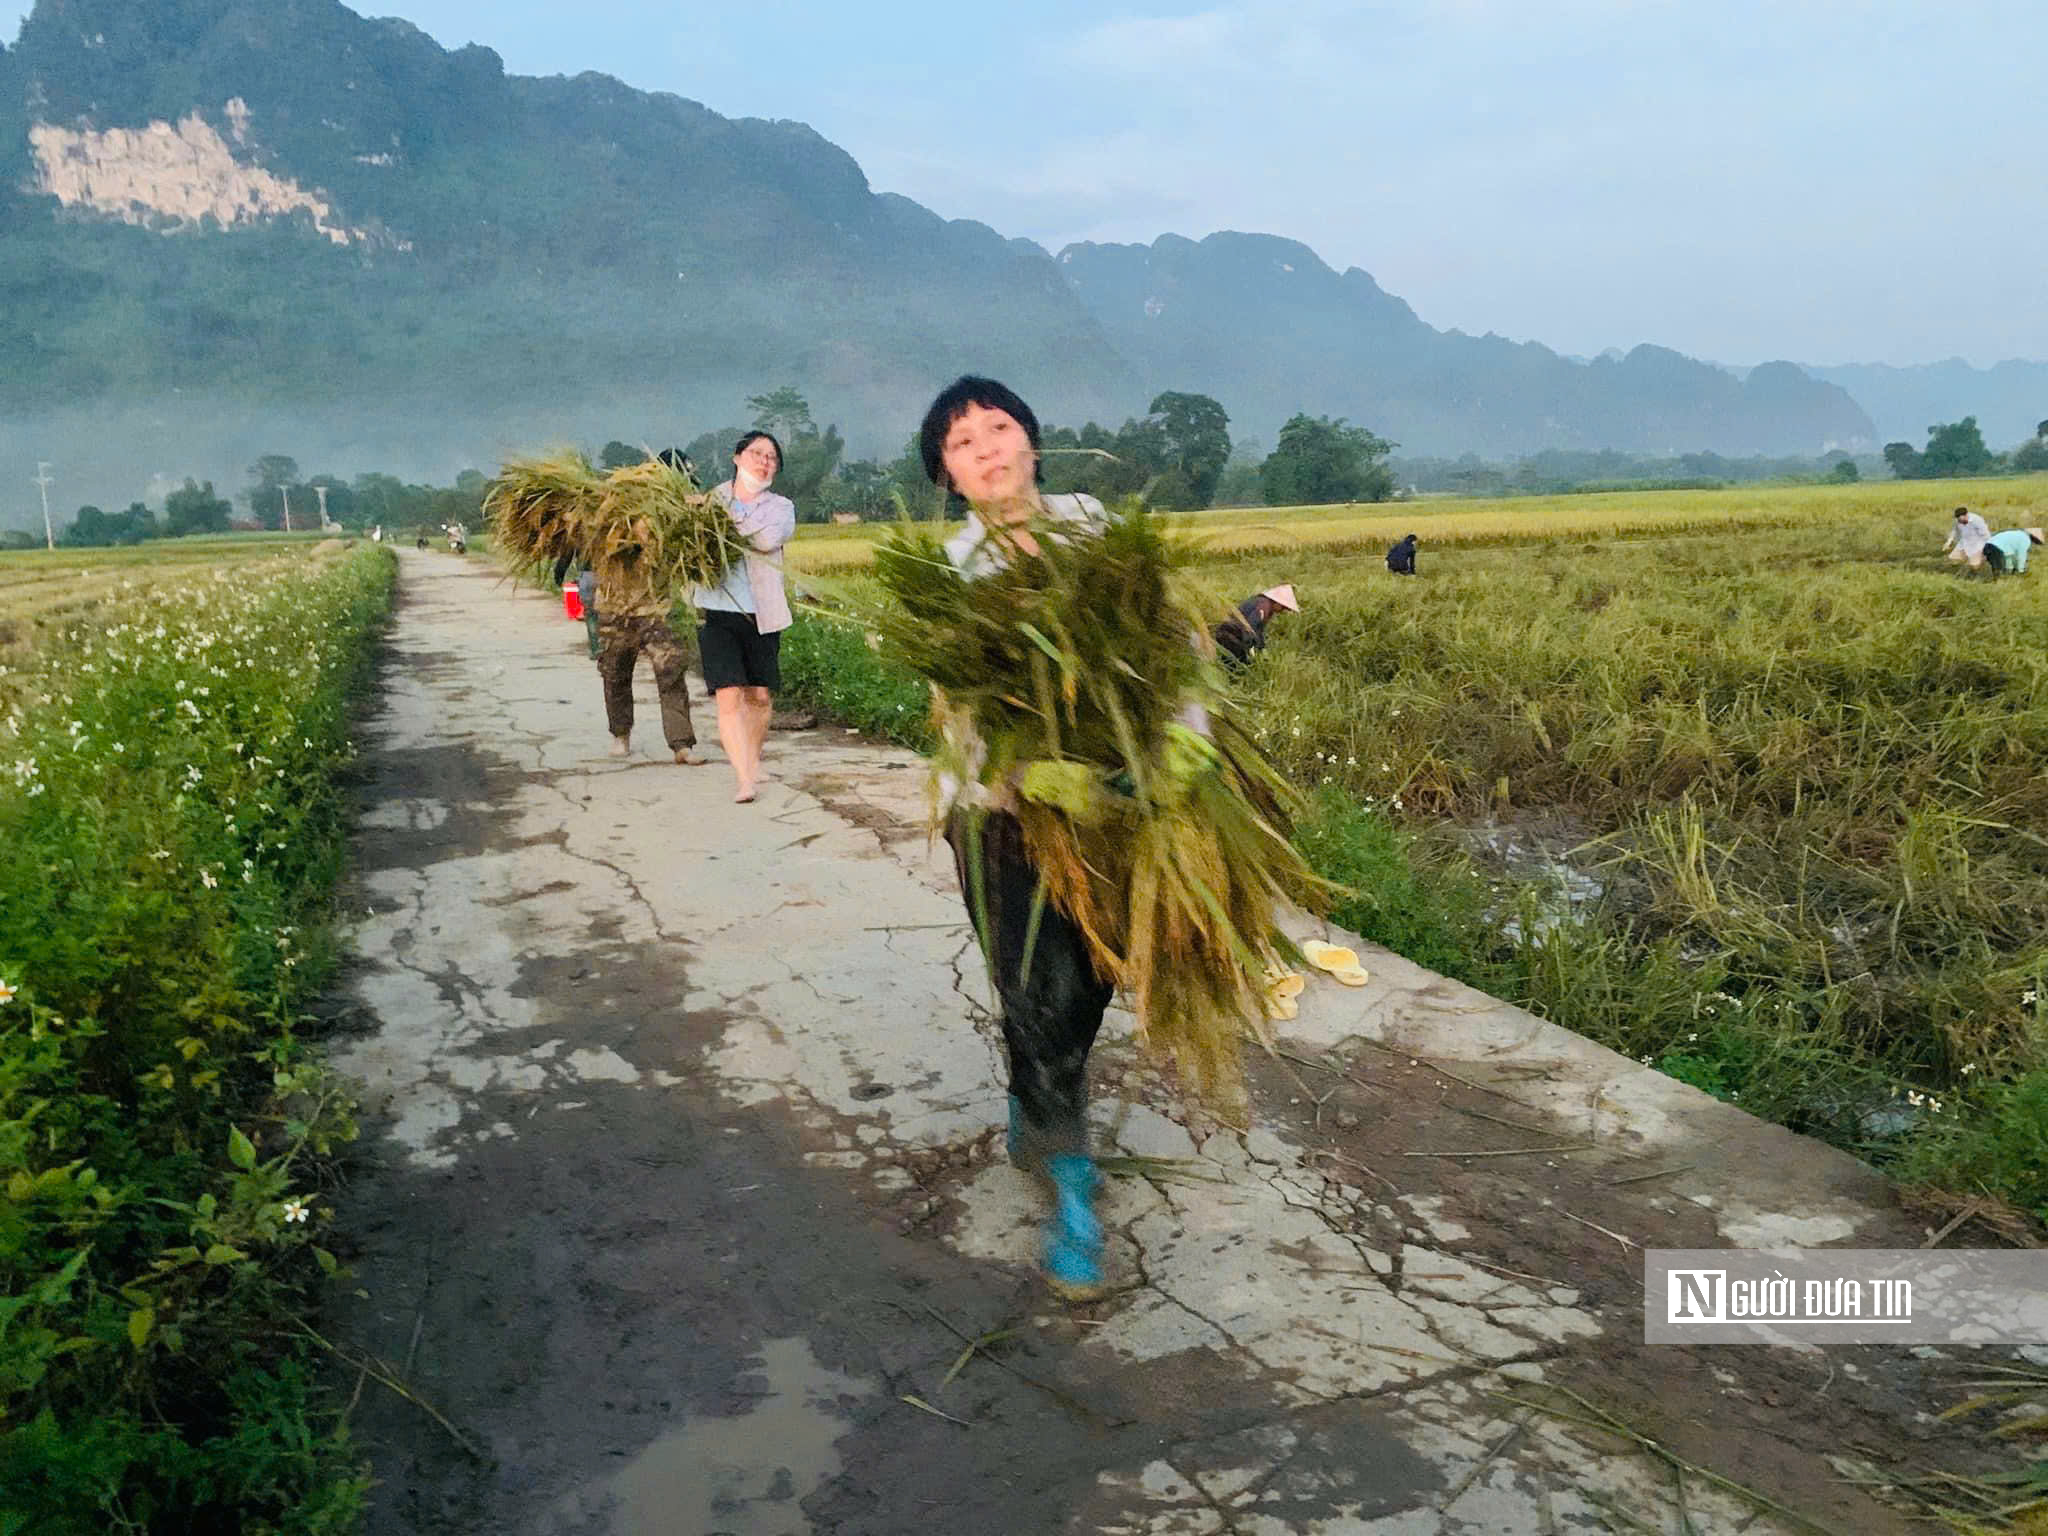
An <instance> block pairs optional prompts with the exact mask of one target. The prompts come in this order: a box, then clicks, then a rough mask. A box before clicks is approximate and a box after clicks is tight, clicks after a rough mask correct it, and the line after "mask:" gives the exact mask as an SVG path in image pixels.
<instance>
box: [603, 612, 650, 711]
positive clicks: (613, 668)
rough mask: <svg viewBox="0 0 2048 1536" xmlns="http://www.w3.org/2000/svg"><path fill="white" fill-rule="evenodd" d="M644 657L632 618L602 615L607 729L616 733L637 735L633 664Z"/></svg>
mask: <svg viewBox="0 0 2048 1536" xmlns="http://www.w3.org/2000/svg"><path fill="white" fill-rule="evenodd" d="M639 659H640V646H639V643H638V637H637V636H636V634H635V632H634V627H633V621H632V620H631V619H622V618H614V617H613V616H612V615H610V614H600V615H599V616H598V621H597V675H598V679H599V681H600V682H602V683H603V684H604V722H605V729H606V730H608V731H610V732H611V733H612V734H613V735H614V736H630V735H632V734H633V664H634V663H635V662H636V661H638V660H639Z"/></svg>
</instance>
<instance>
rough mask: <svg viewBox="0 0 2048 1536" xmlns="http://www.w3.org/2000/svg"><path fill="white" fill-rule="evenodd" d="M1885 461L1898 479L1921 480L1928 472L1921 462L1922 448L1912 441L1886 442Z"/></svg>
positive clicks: (1893, 475)
mask: <svg viewBox="0 0 2048 1536" xmlns="http://www.w3.org/2000/svg"><path fill="white" fill-rule="evenodd" d="M1884 461H1885V463H1887V464H1889V465H1890V466H1891V471H1892V478H1894V479H1896V480H1919V479H1921V478H1923V477H1924V476H1925V475H1926V473H1927V471H1926V470H1925V469H1924V468H1922V467H1921V464H1920V450H1919V449H1918V448H1915V447H1914V446H1913V445H1912V444H1911V443H1886V444H1885V445H1884Z"/></svg>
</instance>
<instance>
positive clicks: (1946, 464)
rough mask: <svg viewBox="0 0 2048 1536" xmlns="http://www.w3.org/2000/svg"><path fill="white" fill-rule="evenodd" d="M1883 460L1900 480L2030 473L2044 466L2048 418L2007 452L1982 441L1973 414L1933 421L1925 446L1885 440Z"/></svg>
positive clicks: (2047, 457) (2046, 466) (2047, 452)
mask: <svg viewBox="0 0 2048 1536" xmlns="http://www.w3.org/2000/svg"><path fill="white" fill-rule="evenodd" d="M1884 461H1885V463H1887V464H1889V465H1890V466H1891V471H1892V473H1893V474H1894V475H1896V476H1897V477H1898V478H1899V479H1901V480H1947V479H1952V478H1956V477H1959V476H1963V475H2005V474H2012V475H2030V474H2035V473H2037V472H2039V471H2041V470H2044V469H2048V421H2044V422H2042V423H2041V424H2040V425H2039V426H2037V427H2035V428H2034V435H2033V436H2032V437H2030V438H2028V439H2027V440H2026V441H2025V442H2024V443H2021V444H2020V445H2019V446H2018V447H2017V448H2015V449H2013V451H2012V452H2011V453H2009V454H2007V453H1993V452H1992V451H1991V450H1990V449H1989V448H1987V447H1986V446H1985V445H1984V434H1983V433H1982V432H1981V431H1980V430H1978V427H1977V418H1976V417H1974V416H1965V417H1964V418H1963V419H1962V420H1961V421H1951V422H1947V423H1941V422H1937V423H1935V424H1934V425H1933V426H1930V427H1929V428H1928V429H1927V446H1926V447H1925V448H1915V447H1914V446H1913V445H1912V444H1911V443H1903V442H1901V443H1886V444H1885V445H1884Z"/></svg>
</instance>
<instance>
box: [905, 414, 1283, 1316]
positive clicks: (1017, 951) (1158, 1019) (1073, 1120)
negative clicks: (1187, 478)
mask: <svg viewBox="0 0 2048 1536" xmlns="http://www.w3.org/2000/svg"><path fill="white" fill-rule="evenodd" d="M1038 439H1039V425H1038V418H1037V417H1036V415H1034V414H1033V412H1032V410H1031V408H1030V407H1029V406H1028V405H1026V404H1025V403H1024V401H1023V400H1021V399H1020V398H1018V396H1017V395H1016V394H1015V393H1014V392H1012V391H1011V390H1010V389H1008V388H1007V387H1005V386H1004V385H1002V384H999V383H997V382H996V381H994V380H992V379H983V378H974V377H968V378H962V379H960V380H958V381H956V382H955V383H954V384H952V385H951V386H949V387H948V388H947V389H946V390H944V391H943V392H942V393H941V394H940V395H939V397H938V398H937V399H936V400H935V401H933V402H932V406H931V409H930V410H929V411H928V412H927V413H926V416H925V419H924V424H923V427H922V429H921V431H920V435H919V448H920V452H921V455H922V458H923V461H924V467H925V470H926V473H927V474H929V475H930V476H931V478H932V480H933V481H934V482H935V483H937V484H939V485H940V486H942V487H944V488H946V489H948V490H951V491H955V492H957V493H959V494H960V495H961V496H963V497H964V498H965V499H966V500H967V502H968V504H969V506H970V508H971V511H970V514H969V517H968V522H967V528H966V530H965V531H964V532H963V533H961V534H959V535H958V536H956V537H955V538H953V539H951V540H948V541H947V542H946V544H945V545H944V548H943V553H941V552H940V551H939V549H938V547H937V546H936V544H935V543H933V542H932V541H931V540H930V539H929V536H925V537H924V539H923V542H922V543H920V542H919V541H918V537H917V536H916V535H914V534H912V535H907V536H905V537H903V538H901V539H899V540H898V541H897V542H896V543H895V544H894V545H893V546H885V547H884V548H883V550H882V551H880V552H879V553H878V556H877V566H876V569H877V573H878V575H879V576H880V577H881V579H882V581H883V583H884V585H885V586H887V587H889V588H890V589H891V591H892V594H893V595H894V596H895V597H896V598H897V599H898V602H899V605H900V609H901V611H900V613H899V614H898V615H897V616H896V617H895V618H894V619H892V620H891V621H890V622H889V623H887V624H886V625H885V627H884V633H885V639H889V640H890V641H891V642H892V648H893V649H894V650H895V651H896V653H897V654H898V655H899V656H901V657H902V658H903V659H904V660H906V661H907V662H909V663H910V664H911V665H913V666H915V667H917V668H918V669H919V670H921V671H923V672H924V673H925V675H926V676H927V677H928V678H929V679H930V680H931V682H932V684H933V693H934V709H935V713H936V714H937V716H938V719H939V724H940V730H941V735H942V746H941V749H940V751H939V754H938V757H937V762H936V767H937V770H938V777H937V784H938V791H939V799H940V814H941V815H942V817H943V818H944V825H945V834H946V840H947V842H948V843H949V844H950V845H951V847H952V849H953V853H954V859H955V863H956V867H957V869H958V871H959V875H960V883H961V889H962V893H963V895H964V896H965V898H966V900H967V905H968V910H969V914H970V916H971V918H972V919H973V922H974V926H975V930H976V933H977V935H978V936H979V938H980V941H981V945H982V949H983V952H984V954H985V956H986V958H987V960H988V963H989V967H990V971H991V977H992V980H993V983H994V986H995V989H996V992H997V994H998V997H999V998H1000V1001H1001V1011H1002V1028H1003V1036H1004V1042H1005V1044H1006V1046H1007V1048H1008V1053H1009V1059H1010V1137H1009V1150H1010V1158H1011V1161H1012V1162H1013V1163H1015V1164H1016V1165H1017V1166H1018V1167H1020V1168H1024V1169H1026V1170H1028V1171H1031V1172H1034V1173H1038V1174H1041V1175H1043V1176H1044V1177H1045V1178H1046V1179H1047V1181H1048V1182H1049V1183H1050V1185H1051V1188H1052V1211H1051V1214H1050V1216H1049V1218H1048V1221H1047V1224H1046V1228H1045V1233H1044V1245H1043V1255H1042V1256H1043V1263H1044V1268H1045V1273H1046V1276H1047V1278H1048V1280H1049V1281H1050V1282H1051V1283H1052V1284H1053V1286H1054V1287H1055V1289H1057V1290H1059V1291H1061V1292H1063V1293H1065V1294H1067V1295H1069V1296H1085V1295H1089V1294H1092V1293H1094V1292H1096V1291H1098V1290H1099V1289H1100V1288H1101V1286H1102V1285H1103V1270H1102V1228H1101V1224H1100V1222H1099V1221H1098V1219H1097V1217H1096V1215H1095V1210H1094V1205H1095V1197H1096V1191H1097V1187H1098V1184H1099V1178H1098V1174H1097V1170H1096V1168H1095V1165H1094V1162H1093V1160H1092V1158H1091V1157H1090V1155H1089V1149H1088V1129H1087V1072H1088V1056H1089V1052H1090V1050H1091V1049H1092V1047H1093V1045H1094V1042H1095V1037H1096V1034H1097V1032H1098V1030H1099V1029H1100V1027H1101V1024H1102V1017H1103V1011H1104V1009H1105V1008H1106V1007H1107V1006H1108V1003H1109V1001H1110V998H1111V997H1112V995H1113V994H1114V993H1115V991H1116V990H1117V989H1118V988H1119V987H1121V988H1123V989H1124V990H1125V991H1126V992H1128V993H1129V994H1130V995H1131V997H1132V999H1133V1006H1134V1008H1135V1010H1136V1012H1137V1015H1138V1025H1139V1030H1140V1033H1141V1035H1142V1036H1143V1037H1145V1038H1146V1040H1147V1042H1148V1043H1149V1044H1151V1045H1152V1046H1154V1047H1155V1048H1156V1049H1159V1050H1161V1051H1163V1052H1165V1053H1167V1054H1169V1055H1170V1056H1171V1057H1172V1058H1173V1059H1174V1060H1175V1062H1176V1063H1177V1064H1178V1065H1179V1067H1180V1068H1181V1071H1182V1074H1183V1077H1184V1079H1185V1080H1187V1081H1188V1083H1189V1085H1190V1086H1191V1087H1194V1088H1196V1089H1197V1090H1200V1091H1204V1092H1207V1093H1208V1094H1209V1095H1210V1097H1211V1099H1212V1101H1220V1102H1222V1103H1223V1104H1224V1106H1225V1107H1226V1112H1232V1113H1234V1112H1237V1111H1238V1110H1239V1109H1240V1106H1241V1103H1242V1092H1243V1089H1242V1080H1241V1078H1240V1076H1239V1075H1238V1068H1237V1060H1236V1054H1237V1046H1238V1041H1239V1040H1240V1038H1241V1037H1242V1035H1243V1034H1244V1033H1245V1032H1247V1031H1248V1030H1249V1029H1257V1028H1259V1027H1260V1023H1261V1021H1262V1011H1261V1006H1260V1005H1261V1002H1262V1000H1263V997H1264V977H1265V972H1266V968H1267V966H1268V965H1269V964H1270V963H1271V961H1272V957H1273V946H1274V944H1275V943H1276V935H1275V930H1274V928H1273V916H1274V912H1275V910H1276V907H1277V905H1278V903H1279V902H1280V901H1282V900H1284V899H1286V898H1289V897H1293V898H1297V899H1299V898H1306V897H1308V896H1310V895H1311V894H1312V893H1313V892H1314V890H1315V888H1316V882H1315V880H1314V877H1313V876H1312V875H1310V874H1309V872H1308V871H1307V869H1306V867H1305V866H1304V865H1303V864H1302V863H1301V861H1300V859H1299V856H1298V855H1297V854H1296V853H1295V851H1294V849H1293V848H1292V846H1291V844H1290V843H1289V842H1288V835H1287V816H1286V813H1285V804H1286V801H1287V799H1288V794H1287V791H1286V790H1285V789H1284V787H1283V786H1282V785H1281V784H1280V783H1279V781H1278V779H1277V777H1275V776H1274V775H1273V774H1272V771H1271V770H1270V769H1269V768H1267V767H1266V766H1265V764H1264V763H1263V761H1262V760H1260V759H1259V758H1258V756H1257V754H1256V752H1255V751H1253V750H1252V749H1251V748H1250V744H1249V743H1248V742H1246V741H1245V740H1244V739H1243V738H1242V736H1241V734H1240V733H1238V732H1237V731H1236V730H1235V728H1234V727H1233V726H1231V725H1230V724H1229V722H1228V721H1227V720H1226V719H1224V718H1223V717H1222V716H1221V715H1220V714H1219V713H1214V712H1213V709H1212V707H1213V706H1215V705H1217V704H1220V702H1221V698H1222V691H1221V680H1220V677H1219V676H1218V675H1217V673H1216V669H1215V665H1214V663H1213V661H1212V660H1210V659H1207V658H1206V657H1205V655H1203V654H1201V653H1200V652H1199V651H1198V649H1197V648H1198V647H1201V646H1202V645H1203V643H1204V642H1203V640H1202V636H1203V634H1204V631H1205V628H1206V626H1205V625H1203V623H1202V621H1201V617H1200V615H1199V614H1198V613H1197V612H1196V611H1195V610H1194V609H1193V608H1192V607H1189V606H1186V605H1184V604H1183V603H1182V601H1181V599H1180V597H1179V595H1178V593H1177V590H1176V589H1175V586H1174V584H1173V582H1172V581H1171V579H1170V577H1171V566H1172V564H1173V562H1174V558H1175V553H1176V551H1175V547H1174V546H1173V545H1172V544H1171V542H1170V541H1169V540H1168V539H1167V538H1166V536H1165V535H1164V534H1163V533H1162V532H1161V530H1160V529H1159V527H1158V525H1157V523H1156V521H1155V520H1153V519H1151V518H1149V516H1147V515H1146V514H1144V513H1142V512H1139V513H1134V514H1132V515H1130V516H1128V517H1124V518H1118V519H1111V518H1109V517H1107V516H1106V515H1105V513H1104V511H1103V508H1102V506H1101V504H1100V503H1099V502H1097V501H1095V500H1094V499H1093V498H1092V497H1088V496H1082V495H1068V496H1059V495H1045V494H1043V493H1041V492H1040V490H1039V487H1038Z"/></svg>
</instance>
